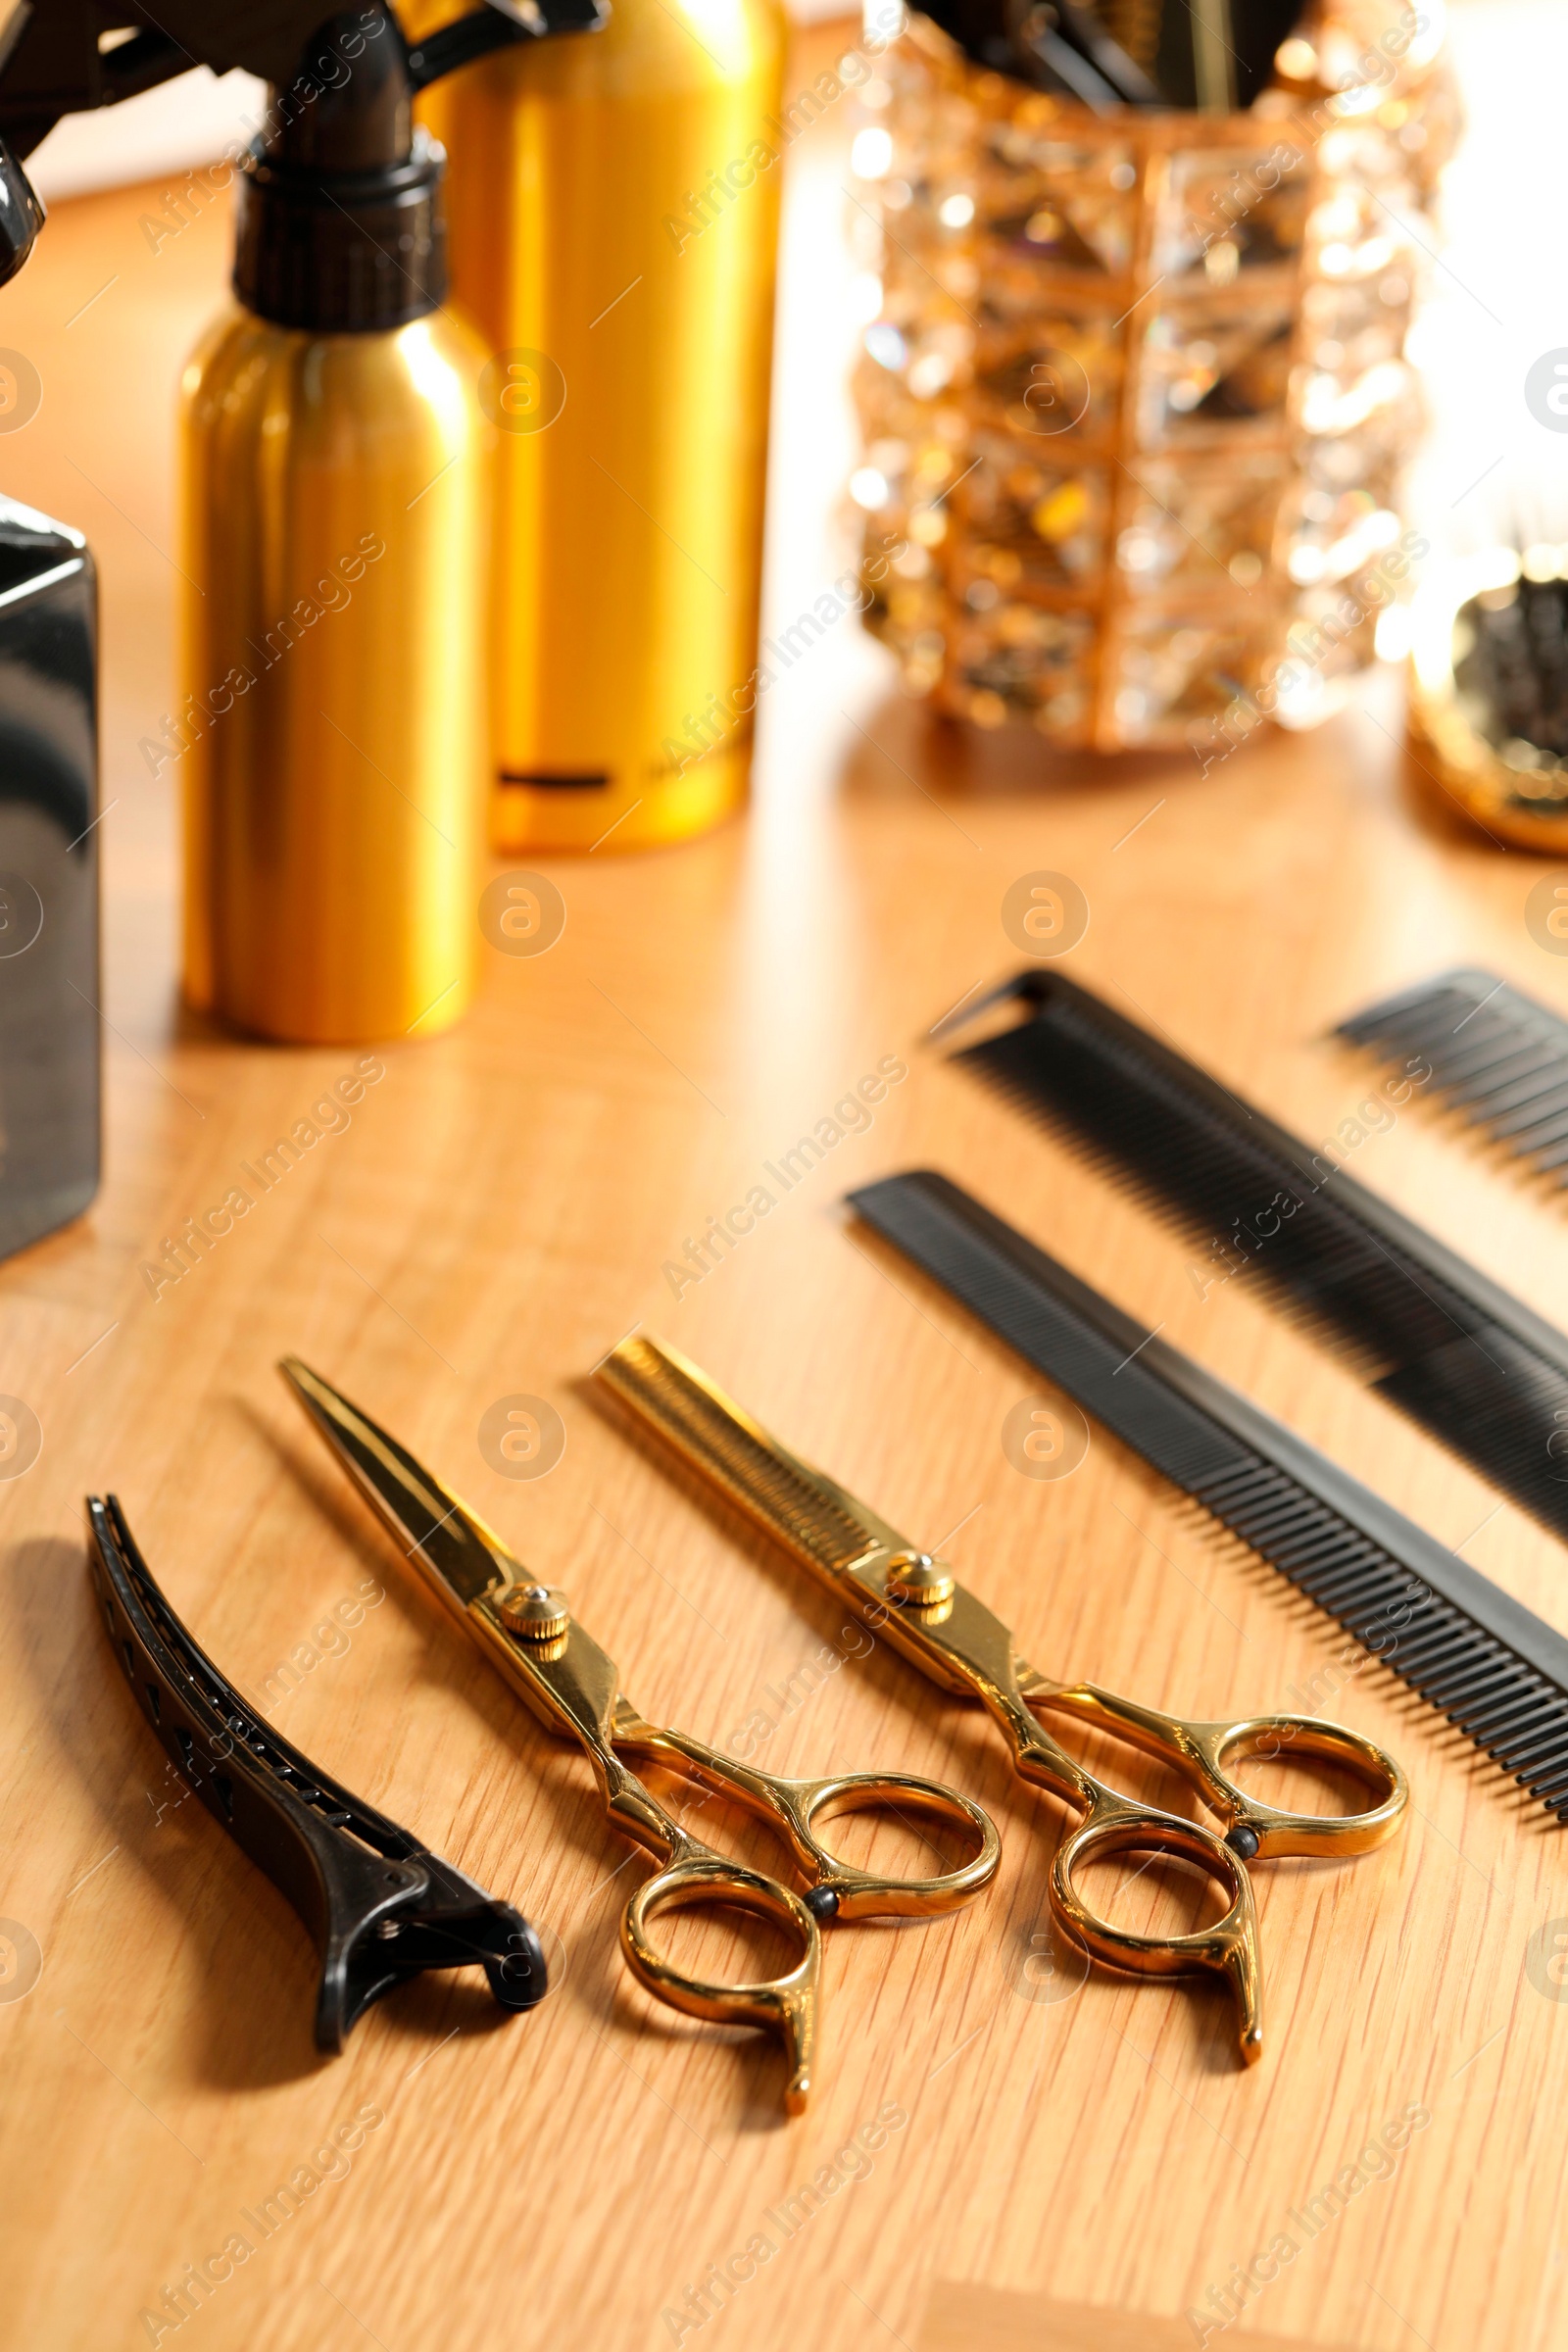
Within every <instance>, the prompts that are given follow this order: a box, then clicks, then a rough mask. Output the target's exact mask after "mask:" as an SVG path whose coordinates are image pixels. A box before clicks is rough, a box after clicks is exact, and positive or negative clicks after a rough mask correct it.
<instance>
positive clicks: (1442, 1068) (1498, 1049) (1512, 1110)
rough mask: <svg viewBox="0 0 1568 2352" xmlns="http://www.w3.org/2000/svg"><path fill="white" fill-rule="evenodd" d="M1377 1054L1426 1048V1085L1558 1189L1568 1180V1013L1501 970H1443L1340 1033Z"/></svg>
mask: <svg viewBox="0 0 1568 2352" xmlns="http://www.w3.org/2000/svg"><path fill="white" fill-rule="evenodd" d="M1335 1035H1336V1036H1337V1037H1343V1038H1344V1039H1346V1040H1347V1042H1348V1044H1350V1045H1352V1046H1365V1047H1367V1048H1368V1049H1369V1050H1370V1051H1371V1052H1372V1053H1374V1054H1377V1055H1378V1056H1379V1058H1380V1059H1381V1060H1384V1061H1393V1060H1397V1059H1400V1058H1406V1057H1409V1056H1411V1055H1414V1054H1421V1055H1423V1056H1424V1057H1425V1059H1426V1060H1427V1061H1428V1062H1430V1063H1431V1065H1432V1083H1431V1086H1430V1088H1429V1089H1428V1092H1429V1093H1430V1095H1431V1096H1432V1098H1433V1099H1434V1100H1437V1101H1441V1103H1442V1105H1443V1107H1444V1109H1445V1110H1447V1111H1449V1112H1451V1113H1452V1114H1453V1115H1455V1116H1456V1117H1458V1118H1460V1119H1462V1120H1464V1122H1465V1124H1466V1125H1467V1126H1470V1127H1479V1128H1480V1129H1481V1131H1482V1133H1483V1134H1484V1135H1485V1136H1486V1138H1487V1140H1488V1142H1489V1143H1492V1144H1495V1146H1496V1147H1497V1148H1498V1150H1499V1151H1501V1152H1506V1153H1507V1154H1508V1155H1509V1156H1510V1157H1511V1158H1514V1159H1520V1160H1523V1161H1524V1162H1525V1164H1526V1166H1527V1167H1528V1168H1529V1169H1530V1170H1531V1172H1532V1174H1534V1175H1537V1176H1544V1177H1547V1178H1549V1180H1550V1183H1551V1185H1552V1187H1553V1189H1555V1188H1557V1187H1559V1186H1563V1185H1568V1021H1565V1020H1564V1019H1563V1016H1562V1014H1561V1013H1560V1012H1553V1011H1552V1010H1551V1008H1550V1007H1549V1005H1538V1004H1537V1002H1536V1000H1535V998H1534V997H1526V996H1521V995H1520V993H1519V991H1518V990H1517V989H1516V988H1514V987H1513V986H1512V985H1511V983H1510V982H1508V981H1506V980H1499V979H1498V978H1497V975H1496V973H1495V972H1480V971H1456V972H1442V973H1440V974H1439V976H1438V977H1437V979H1435V980H1423V981H1422V983H1421V985H1420V987H1419V988H1408V989H1406V990H1405V991H1404V992H1403V994H1402V995H1400V996H1397V997H1388V998H1386V999H1385V1000H1384V1001H1383V1003H1382V1004H1380V1005H1369V1006H1368V1007H1367V1009H1366V1011H1365V1012H1358V1013H1355V1014H1354V1015H1353V1016H1352V1017H1351V1018H1350V1019H1349V1020H1348V1021H1342V1022H1341V1023H1340V1025H1339V1028H1338V1029H1337V1030H1336V1031H1335Z"/></svg>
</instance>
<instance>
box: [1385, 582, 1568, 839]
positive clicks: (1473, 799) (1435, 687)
mask: <svg viewBox="0 0 1568 2352" xmlns="http://www.w3.org/2000/svg"><path fill="white" fill-rule="evenodd" d="M1563 578H1568V548H1558V547H1550V548H1547V547H1542V548H1531V549H1527V550H1526V551H1525V552H1524V554H1523V556H1522V557H1521V555H1520V554H1519V553H1518V552H1517V551H1516V550H1514V549H1512V548H1505V547H1495V548H1489V549H1487V550H1486V551H1485V552H1484V553H1482V554H1479V555H1473V556H1469V557H1466V558H1464V559H1463V560H1462V561H1460V562H1457V563H1453V564H1448V565H1446V566H1445V567H1444V568H1443V569H1442V570H1441V571H1439V572H1435V573H1433V574H1432V575H1430V576H1429V578H1428V579H1427V580H1426V581H1425V582H1424V583H1423V585H1422V587H1421V590H1420V592H1419V594H1418V595H1417V597H1416V599H1415V604H1414V608H1413V611H1412V613H1411V623H1412V643H1411V653H1410V706H1409V722H1408V725H1409V738H1410V751H1411V774H1412V779H1413V781H1414V782H1415V783H1416V784H1417V785H1418V786H1420V787H1423V788H1424V789H1426V790H1427V791H1429V792H1434V791H1435V794H1436V796H1437V797H1439V798H1441V801H1442V804H1443V806H1444V807H1445V808H1446V809H1449V810H1450V811H1451V810H1454V809H1457V811H1458V812H1459V814H1460V815H1462V816H1465V817H1468V818H1469V819H1470V820H1471V822H1472V823H1474V824H1476V825H1479V826H1480V827H1481V829H1482V830H1483V832H1486V833H1489V834H1490V835H1491V836H1492V838H1493V840H1494V841H1500V842H1505V843H1507V844H1508V846H1509V847H1510V848H1512V849H1519V850H1537V851H1539V852H1540V853H1541V854H1542V856H1543V857H1561V856H1562V854H1563V853H1564V851H1568V761H1565V760H1562V759H1561V758H1559V757H1558V756H1557V755H1556V754H1555V753H1554V752H1552V751H1549V750H1544V749H1543V747H1542V746H1540V745H1538V744H1535V743H1532V742H1530V741H1528V740H1527V739H1526V738H1524V737H1522V736H1518V735H1514V734H1512V733H1511V732H1510V731H1509V729H1508V727H1507V726H1506V724H1504V723H1503V722H1502V721H1501V720H1500V718H1499V716H1498V714H1497V713H1496V712H1495V710H1494V709H1493V708H1492V707H1491V706H1490V704H1489V702H1488V700H1487V698H1486V697H1485V695H1484V694H1482V693H1480V692H1478V690H1477V686H1476V683H1475V682H1474V681H1473V680H1471V679H1470V678H1469V677H1468V676H1467V674H1466V668H1467V664H1468V662H1469V660H1470V657H1471V655H1472V653H1473V652H1474V647H1475V625H1474V619H1473V617H1472V615H1473V614H1474V613H1475V611H1476V608H1477V607H1487V606H1491V607H1492V608H1493V609H1495V610H1498V611H1500V610H1503V609H1505V608H1506V607H1508V606H1510V605H1511V604H1512V603H1513V602H1514V600H1515V599H1516V598H1517V597H1518V596H1519V594H1520V591H1521V584H1522V583H1523V582H1524V581H1525V580H1528V579H1536V580H1540V581H1541V582H1543V583H1544V582H1547V581H1551V580H1558V579H1563Z"/></svg>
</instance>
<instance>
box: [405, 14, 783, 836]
mask: <svg viewBox="0 0 1568 2352" xmlns="http://www.w3.org/2000/svg"><path fill="white" fill-rule="evenodd" d="M412 13H413V23H412V25H411V31H412V32H413V33H415V34H416V35H417V34H418V33H421V32H426V31H428V30H430V29H431V27H432V25H436V24H439V23H441V22H443V21H445V20H446V19H448V18H450V17H452V16H453V15H455V14H457V13H459V11H458V9H457V7H456V5H455V0H428V4H427V5H426V6H425V7H424V8H423V9H422V11H421V10H416V11H414V12H412ZM783 51H784V20H783V13H782V9H781V8H780V6H779V5H778V0H702V4H701V5H697V4H696V0H616V4H615V6H614V8H613V14H612V16H611V20H610V23H609V25H607V26H606V28H605V29H604V30H603V31H602V32H596V33H583V34H577V35H573V36H571V37H569V38H562V39H556V40H550V41H540V42H537V43H533V44H526V45H524V46H522V47H520V48H516V49H513V50H509V51H504V52H502V53H500V54H498V55H496V56H494V57H491V58H488V59H486V60H484V61H483V62H481V63H480V64H478V65H476V66H474V67H472V68H470V69H468V70H467V71H466V72H465V73H460V74H457V75H455V76H454V77H453V79H452V80H451V81H449V82H446V83H444V84H442V85H441V87H440V88H439V89H437V90H435V91H432V92H431V94H430V96H429V97H428V98H427V99H425V100H424V101H422V102H421V104H422V111H423V113H424V115H425V118H426V120H427V121H428V122H429V123H430V126H431V127H432V129H434V130H435V131H436V134H437V135H438V136H439V138H440V139H441V140H442V142H443V144H444V145H445V147H446V149H447V152H448V157H449V176H448V182H447V218H448V222H449V234H450V253H451V262H452V278H453V298H454V301H455V302H457V303H459V304H460V305H461V306H462V307H463V309H464V310H465V311H466V313H467V315H468V317H469V318H470V319H473V320H474V321H475V323H476V324H477V325H478V327H479V329H480V332H481V333H482V335H483V336H484V338H485V341H486V343H487V344H488V346H489V349H490V355H491V365H490V368H489V369H488V371H487V375H486V378H485V381H484V384H483V386H482V394H483V396H484V398H485V400H486V405H487V407H488V408H489V410H490V413H491V414H492V415H493V416H494V417H495V418H496V421H497V422H498V424H499V425H500V426H501V427H502V431H501V438H500V469H499V476H498V491H497V510H496V512H497V524H498V543H497V550H496V574H495V589H494V611H493V630H494V642H495V648H496V668H497V675H496V720H497V738H496V771H497V788H496V797H495V814H494V827H495V838H496V843H497V846H498V847H499V848H501V849H503V850H507V851H545V850H587V849H590V848H592V847H594V846H595V845H596V844H598V843H600V842H602V843H603V845H604V848H605V850H606V851H610V850H632V849H640V848H645V847H647V846H649V845H650V844H654V843H659V842H669V841H676V840H680V839H682V838H683V837H685V836H687V835H689V834H693V833H699V832H702V831H703V830H704V829H705V828H706V827H708V826H710V825H712V824H715V823H716V822H718V821H719V819H720V818H722V817H724V816H725V815H727V814H728V813H729V812H730V811H731V810H732V809H735V808H737V807H738V806H739V805H740V804H741V803H742V802H743V801H744V799H745V797H746V792H747V788H748V782H749V774H750V763H751V740H750V734H751V730H750V724H749V722H743V723H742V724H740V725H735V724H733V723H730V722H729V721H727V720H723V721H722V722H721V720H720V716H719V712H720V710H721V709H722V710H727V709H728V708H730V707H731V706H732V698H734V697H735V695H736V692H737V690H738V689H743V688H744V687H745V685H746V682H747V681H748V679H750V678H751V676H752V674H753V672H754V670H755V668H756V666H757V662H758V651H757V637H758V613H759V604H760V576H761V540H762V505H763V491H764V482H765V473H766V458H767V417H768V394H769V383H770V376H771V365H772V319H773V284H774V267H775V255H776V247H777V236H778V183H779V176H780V172H781V169H782V166H781V164H779V163H778V162H772V163H769V164H763V163H761V161H760V155H761V154H763V153H773V152H776V151H780V150H782V147H783V146H784V144H785V143H786V142H785V139H784V136H783V134H782V133H781V132H780V131H779V129H778V128H777V127H776V123H774V118H776V117H777V114H778V110H779V105H780V88H781V73H782V61H783ZM748 159H750V160H748ZM715 174H719V175H723V174H727V175H728V178H727V182H726V187H725V193H724V194H723V196H722V198H720V197H719V196H718V195H717V194H716V193H714V176H715ZM705 190H706V191H707V195H706V197H705V194H704V192H705ZM705 216H706V218H705Z"/></svg>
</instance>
